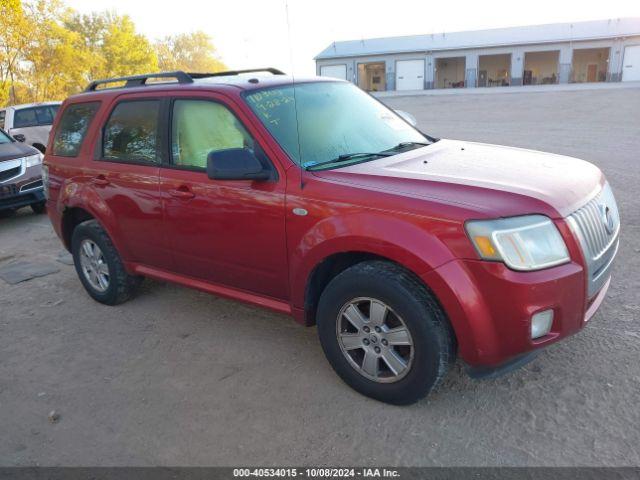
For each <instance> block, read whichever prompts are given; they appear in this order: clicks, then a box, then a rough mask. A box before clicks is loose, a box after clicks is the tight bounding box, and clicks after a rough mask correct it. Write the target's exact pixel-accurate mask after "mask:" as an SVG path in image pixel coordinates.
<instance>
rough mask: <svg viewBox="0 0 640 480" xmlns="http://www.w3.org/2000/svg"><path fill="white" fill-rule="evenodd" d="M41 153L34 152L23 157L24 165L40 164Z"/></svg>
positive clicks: (33, 165)
mask: <svg viewBox="0 0 640 480" xmlns="http://www.w3.org/2000/svg"><path fill="white" fill-rule="evenodd" d="M42 158H43V155H42V154H41V153H36V154H35V155H30V156H28V157H25V159H24V161H25V167H26V168H29V167H35V166H36V165H40V164H41V163H42Z"/></svg>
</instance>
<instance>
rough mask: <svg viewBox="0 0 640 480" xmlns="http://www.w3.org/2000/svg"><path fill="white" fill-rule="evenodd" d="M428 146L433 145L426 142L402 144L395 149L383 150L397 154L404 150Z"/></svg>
mask: <svg viewBox="0 0 640 480" xmlns="http://www.w3.org/2000/svg"><path fill="white" fill-rule="evenodd" d="M427 145H431V144H430V143H425V142H401V143H399V144H398V145H396V146H395V147H391V148H388V149H387V150H383V152H395V151H397V150H402V149H404V148H407V147H414V146H415V147H426V146H427Z"/></svg>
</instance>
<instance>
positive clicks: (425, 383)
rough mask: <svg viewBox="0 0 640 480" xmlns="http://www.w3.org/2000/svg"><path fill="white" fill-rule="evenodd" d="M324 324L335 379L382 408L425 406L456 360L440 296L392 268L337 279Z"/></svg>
mask: <svg viewBox="0 0 640 480" xmlns="http://www.w3.org/2000/svg"><path fill="white" fill-rule="evenodd" d="M317 322H318V334H319V336H320V342H321V344H322V348H323V350H324V352H325V354H326V356H327V359H328V360H329V363H331V366H332V367H333V368H334V370H335V371H336V373H338V375H339V376H340V377H341V378H342V379H343V380H344V381H345V382H346V383H347V384H348V385H350V386H351V387H352V388H354V389H355V390H357V391H358V392H360V393H362V394H364V395H367V396H369V397H372V398H375V399H377V400H381V401H383V402H387V403H392V404H396V405H404V404H409V403H413V402H416V401H417V400H419V399H421V398H423V397H424V396H425V395H427V394H428V393H429V392H430V391H431V390H432V389H433V388H435V387H436V386H437V384H438V383H439V382H440V381H441V380H442V378H443V377H444V376H445V374H446V372H447V370H448V367H449V365H450V364H451V363H452V362H453V360H454V358H455V339H454V336H453V332H452V330H451V327H450V325H449V323H448V320H447V318H446V316H445V315H444V312H443V311H442V309H441V307H440V306H439V305H438V303H437V302H436V300H435V299H434V297H433V295H432V294H431V293H430V292H429V291H428V290H427V289H426V288H425V286H424V285H423V284H422V283H421V282H420V281H419V280H418V279H416V278H415V277H414V276H413V275H412V274H411V273H409V272H408V271H406V270H405V269H404V268H402V267H400V266H399V265H396V264H392V263H389V262H383V261H368V262H363V263H359V264H357V265H355V266H353V267H351V268H349V269H347V270H345V271H343V272H342V273H340V274H339V275H337V276H336V277H335V278H334V279H333V280H332V281H331V282H330V283H329V285H327V287H326V288H325V290H324V292H323V293H322V296H321V298H320V302H319V304H318V312H317Z"/></svg>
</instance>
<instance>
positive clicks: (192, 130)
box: [160, 93, 288, 299]
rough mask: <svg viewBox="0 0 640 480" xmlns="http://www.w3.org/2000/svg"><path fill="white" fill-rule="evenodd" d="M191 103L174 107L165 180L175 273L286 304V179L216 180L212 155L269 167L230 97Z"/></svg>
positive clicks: (181, 101)
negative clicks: (224, 153) (251, 158)
mask: <svg viewBox="0 0 640 480" xmlns="http://www.w3.org/2000/svg"><path fill="white" fill-rule="evenodd" d="M191 95H193V94H188V93H185V94H184V95H182V96H176V97H175V98H174V99H173V101H172V105H171V108H170V117H171V121H170V133H169V145H170V155H169V157H170V158H169V159H168V160H169V161H168V163H167V164H166V165H165V166H164V167H163V168H162V169H161V173H160V178H161V192H162V201H163V206H164V216H165V225H166V233H167V236H168V237H169V239H170V242H171V249H172V253H173V258H174V262H175V263H174V270H175V271H176V272H178V273H180V274H182V275H186V276H189V277H193V278H196V279H202V280H205V281H208V282H213V283H216V284H222V285H226V286H230V287H235V288H238V289H243V290H247V291H249V292H252V293H258V294H262V295H267V296H271V297H274V298H278V299H285V298H287V295H288V281H287V280H288V276H287V257H286V244H285V218H284V192H285V178H284V176H283V175H280V176H279V178H276V177H278V175H275V176H274V179H273V180H270V181H253V180H212V179H210V178H209V177H208V176H207V173H206V162H207V155H208V154H209V153H210V152H212V151H216V150H223V149H229V148H248V149H251V150H253V151H254V152H255V154H256V156H259V157H260V158H261V160H262V161H263V162H268V163H270V161H269V159H268V158H267V156H266V153H265V151H264V149H263V146H262V145H261V143H260V141H259V140H258V137H257V136H256V132H255V131H253V129H252V127H251V125H250V123H249V122H248V119H247V118H246V117H244V116H243V115H242V113H241V112H238V111H237V110H236V109H235V108H233V105H232V104H231V103H229V101H228V100H227V99H226V97H222V96H218V95H215V94H213V93H211V94H207V95H206V96H198V97H193V96H191ZM271 167H272V168H274V169H275V166H274V165H273V164H271ZM274 171H277V170H274Z"/></svg>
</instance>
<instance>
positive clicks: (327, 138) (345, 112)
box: [245, 82, 427, 167]
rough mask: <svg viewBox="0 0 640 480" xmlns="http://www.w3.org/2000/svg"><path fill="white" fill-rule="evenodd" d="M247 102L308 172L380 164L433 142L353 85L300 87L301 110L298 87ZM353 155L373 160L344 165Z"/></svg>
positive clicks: (260, 92)
mask: <svg viewBox="0 0 640 480" xmlns="http://www.w3.org/2000/svg"><path fill="white" fill-rule="evenodd" d="M245 98H246V100H247V103H248V104H249V106H250V107H251V109H252V110H253V111H254V113H255V114H256V115H257V116H258V117H259V118H260V120H261V121H262V123H263V124H264V126H265V127H266V128H267V129H268V130H269V132H270V133H271V134H272V135H273V136H274V138H275V139H276V141H277V142H278V143H279V144H280V146H281V147H282V148H283V149H284V150H285V151H286V152H287V153H288V154H289V156H290V157H291V159H292V160H293V161H295V162H296V163H297V164H299V165H302V166H303V167H310V166H313V165H318V164H321V163H322V164H324V163H325V162H329V163H328V164H327V166H328V167H332V166H333V167H335V166H338V163H337V162H338V161H340V163H339V165H340V166H344V165H348V164H350V163H354V162H362V161H363V160H367V159H369V160H370V159H373V158H379V157H376V156H375V155H374V154H375V153H378V152H383V151H385V150H391V149H394V148H397V147H398V145H400V144H404V143H406V144H411V143H418V144H420V143H424V142H427V139H425V137H424V136H423V135H422V134H420V133H419V132H418V131H417V130H416V129H414V128H413V127H412V126H411V125H409V124H408V123H406V122H405V121H404V120H402V119H401V118H400V117H399V116H398V115H396V114H395V113H394V112H393V111H391V110H389V109H388V108H386V107H385V106H384V105H382V104H381V103H380V102H378V101H376V100H375V99H373V98H371V97H370V96H369V95H367V94H366V93H364V92H363V91H362V90H360V89H359V88H357V87H356V86H354V85H352V84H350V83H343V82H317V83H301V84H297V85H296V86H295V104H296V105H297V108H294V88H293V86H292V85H287V86H283V87H277V88H270V89H265V90H258V91H252V92H249V93H248V94H247V95H246V96H245ZM296 115H297V122H298V127H296ZM298 132H299V138H300V143H299V145H298ZM418 146H419V145H418ZM397 153H399V152H397ZM353 154H372V155H370V156H366V155H360V156H355V157H354V158H352V159H349V160H350V161H347V162H344V161H343V160H344V158H343V159H340V157H341V156H342V157H346V156H350V155H353ZM333 160H336V161H337V162H336V163H333Z"/></svg>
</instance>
